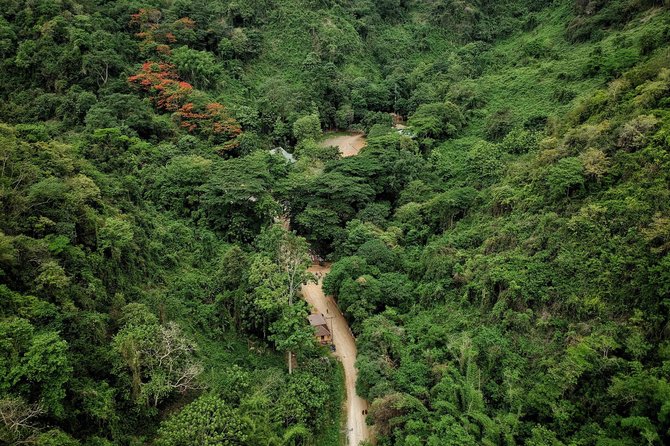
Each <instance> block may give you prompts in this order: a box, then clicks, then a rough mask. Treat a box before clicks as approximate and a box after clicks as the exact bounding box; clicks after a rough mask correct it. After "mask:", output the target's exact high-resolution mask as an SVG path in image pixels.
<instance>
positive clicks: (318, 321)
mask: <svg viewBox="0 0 670 446" xmlns="http://www.w3.org/2000/svg"><path fill="white" fill-rule="evenodd" d="M308 319H309V324H310V325H311V326H312V327H314V336H316V339H317V341H319V343H321V345H326V344H330V343H331V342H332V341H333V335H332V333H331V332H330V329H329V328H328V323H327V322H326V318H325V317H324V316H323V314H320V313H314V314H310V315H309V317H308Z"/></svg>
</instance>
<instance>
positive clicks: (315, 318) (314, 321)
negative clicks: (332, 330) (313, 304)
mask: <svg viewBox="0 0 670 446" xmlns="http://www.w3.org/2000/svg"><path fill="white" fill-rule="evenodd" d="M308 319H309V323H310V324H311V325H313V326H315V327H318V326H320V325H327V324H326V318H325V317H323V314H318V313H316V314H310V315H309V317H308Z"/></svg>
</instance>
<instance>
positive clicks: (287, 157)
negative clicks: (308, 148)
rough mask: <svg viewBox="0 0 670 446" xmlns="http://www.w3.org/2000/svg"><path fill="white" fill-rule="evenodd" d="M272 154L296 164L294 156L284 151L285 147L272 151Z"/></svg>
mask: <svg viewBox="0 0 670 446" xmlns="http://www.w3.org/2000/svg"><path fill="white" fill-rule="evenodd" d="M270 153H271V154H273V155H281V156H283V157H284V159H285V160H286V161H288V162H290V163H295V157H294V156H293V154H291V153H288V152H287V151H286V150H284V148H283V147H275V148H274V149H272V150H270Z"/></svg>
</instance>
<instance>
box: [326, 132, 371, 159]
mask: <svg viewBox="0 0 670 446" xmlns="http://www.w3.org/2000/svg"><path fill="white" fill-rule="evenodd" d="M366 144H367V143H366V141H365V136H363V135H362V134H360V133H352V134H346V135H337V134H335V135H333V136H330V137H328V138H326V139H324V140H323V141H321V146H322V147H330V146H335V147H338V148H339V149H340V153H341V154H342V156H344V157H346V156H354V155H358V152H360V151H361V149H362V148H363V147H365V145H366Z"/></svg>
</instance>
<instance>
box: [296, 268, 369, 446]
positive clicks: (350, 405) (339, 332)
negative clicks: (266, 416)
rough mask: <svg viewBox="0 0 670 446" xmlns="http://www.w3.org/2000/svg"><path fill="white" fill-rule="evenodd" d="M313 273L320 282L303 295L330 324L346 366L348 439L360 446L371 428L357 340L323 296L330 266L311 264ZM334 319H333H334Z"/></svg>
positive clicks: (329, 300)
mask: <svg viewBox="0 0 670 446" xmlns="http://www.w3.org/2000/svg"><path fill="white" fill-rule="evenodd" d="M309 271H310V272H312V273H315V274H316V273H318V274H319V275H320V276H321V278H320V279H319V282H318V283H309V284H307V285H305V286H303V287H302V294H303V297H304V298H305V300H306V301H307V303H309V304H310V305H311V306H312V308H314V309H315V310H316V311H318V312H319V313H322V314H323V315H324V317H325V318H326V320H327V321H328V326H329V327H330V328H331V332H332V333H333V343H334V344H335V347H336V351H335V355H336V356H337V357H339V358H340V360H341V361H342V365H343V366H344V379H345V384H346V389H347V402H346V405H347V437H348V440H349V441H348V443H347V444H348V445H349V446H358V445H359V444H360V443H361V442H362V441H363V440H367V439H368V437H369V432H368V426H367V424H365V415H364V414H363V411H365V410H367V409H368V403H367V401H365V400H364V399H363V398H361V397H359V396H358V395H357V394H356V377H357V376H358V370H356V367H355V364H356V341H355V340H354V336H353V335H352V334H351V331H349V325H348V324H347V321H346V320H345V319H344V316H343V315H342V313H341V312H340V309H339V308H338V307H337V305H336V304H335V301H334V300H333V298H332V297H326V296H325V295H324V294H323V289H322V288H321V284H322V283H323V276H324V275H325V274H328V272H330V267H329V266H319V265H312V267H311V268H310V269H309ZM331 318H332V319H331Z"/></svg>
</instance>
